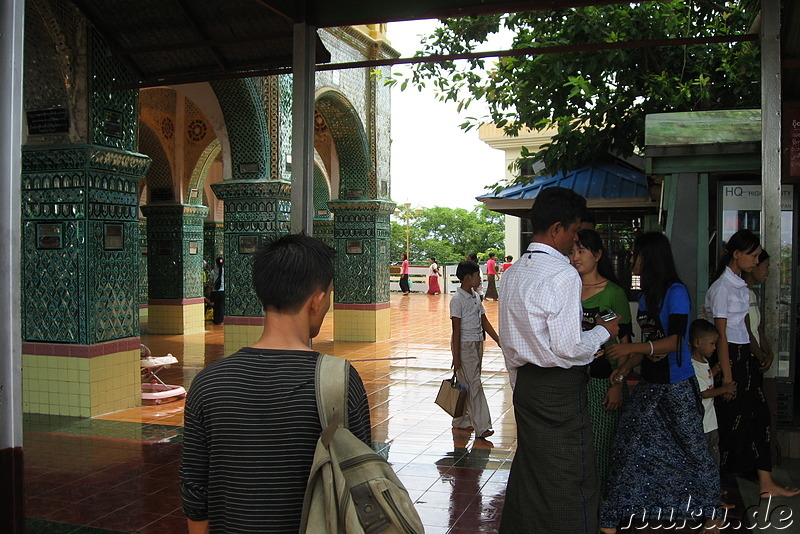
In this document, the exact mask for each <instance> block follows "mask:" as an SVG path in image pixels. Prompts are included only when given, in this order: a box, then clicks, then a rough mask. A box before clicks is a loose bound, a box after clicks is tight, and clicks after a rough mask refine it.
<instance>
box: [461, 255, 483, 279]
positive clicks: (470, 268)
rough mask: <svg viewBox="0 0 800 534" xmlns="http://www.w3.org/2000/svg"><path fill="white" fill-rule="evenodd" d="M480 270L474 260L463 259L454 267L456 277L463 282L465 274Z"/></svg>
mask: <svg viewBox="0 0 800 534" xmlns="http://www.w3.org/2000/svg"><path fill="white" fill-rule="evenodd" d="M480 270H481V268H480V267H478V264H477V263H475V262H474V261H469V260H464V261H462V262H461V263H459V264H458V267H456V278H458V279H459V280H460V281H462V282H463V281H464V277H465V276H469V275H471V274H472V273H477V272H478V271H480Z"/></svg>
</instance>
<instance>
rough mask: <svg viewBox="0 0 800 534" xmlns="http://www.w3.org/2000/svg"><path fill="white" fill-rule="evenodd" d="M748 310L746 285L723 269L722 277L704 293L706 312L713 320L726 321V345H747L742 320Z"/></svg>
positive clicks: (728, 269) (745, 330)
mask: <svg viewBox="0 0 800 534" xmlns="http://www.w3.org/2000/svg"><path fill="white" fill-rule="evenodd" d="M749 309H750V290H749V289H747V283H745V281H744V280H743V279H742V277H741V276H738V275H737V274H736V273H734V272H733V271H732V270H731V268H730V267H725V272H723V273H722V276H720V277H719V278H717V279H716V281H715V282H714V283H713V284H711V287H709V288H708V292H707V293H706V310H707V311H708V314H709V315H711V317H712V318H713V319H717V318H720V319H726V320H727V322H726V323H725V324H726V326H725V335H726V337H727V338H728V343H736V344H737V345H749V344H750V336H749V335H748V334H747V326H745V324H744V318H745V316H746V315H747V312H748V310H749ZM713 319H712V321H713Z"/></svg>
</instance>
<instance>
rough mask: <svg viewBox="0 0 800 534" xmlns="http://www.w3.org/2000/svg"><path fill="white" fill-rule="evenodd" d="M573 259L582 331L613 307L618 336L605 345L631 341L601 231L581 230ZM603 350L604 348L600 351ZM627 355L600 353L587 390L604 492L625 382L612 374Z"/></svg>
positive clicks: (622, 295) (627, 314)
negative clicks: (578, 282)
mask: <svg viewBox="0 0 800 534" xmlns="http://www.w3.org/2000/svg"><path fill="white" fill-rule="evenodd" d="M570 262H571V263H572V266H573V267H575V269H577V271H578V274H580V275H581V282H582V288H581V304H582V306H583V330H591V329H592V328H594V327H595V325H596V319H597V316H598V315H600V314H601V313H603V312H605V311H606V310H611V311H613V312H614V313H616V314H617V315H618V316H619V317H620V320H619V335H618V337H617V338H615V339H611V340H609V341H608V342H607V343H606V344H605V347H606V348H607V347H610V346H611V345H613V344H614V343H618V342H621V343H630V342H631V336H630V333H631V309H630V306H629V304H628V297H627V295H625V290H624V289H622V288H621V287H620V286H619V283H618V282H617V278H616V276H615V275H614V269H613V267H612V265H611V260H610V259H609V257H608V255H607V254H606V250H605V248H604V247H603V240H602V239H601V238H600V234H598V233H597V232H595V231H594V230H580V231H578V240H577V241H576V242H575V245H574V246H573V247H572V253H571V254H570ZM602 350H603V349H602V348H601V351H602ZM627 359H628V358H627V356H621V357H620V358H619V359H618V360H616V361H612V360H609V359H608V357H607V356H605V355H600V356H598V357H597V358H595V359H594V361H593V362H592V363H591V364H590V365H589V377H590V378H589V383H588V384H587V387H586V390H587V394H588V397H589V404H588V408H589V419H591V421H592V437H593V441H594V452H595V460H596V462H597V478H598V479H599V480H600V490H601V493H604V491H605V490H604V488H605V482H606V479H607V478H608V469H609V466H610V463H611V445H612V444H613V441H614V436H615V435H616V433H617V423H618V422H619V415H620V410H619V408H620V407H621V406H622V400H623V396H624V393H625V389H624V384H623V383H622V382H615V383H613V384H611V383H610V382H609V380H608V379H609V377H610V376H611V373H612V372H613V370H614V368H616V367H617V366H618V365H622V364H623V363H625V361H626V360H627Z"/></svg>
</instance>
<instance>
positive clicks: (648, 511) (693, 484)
mask: <svg viewBox="0 0 800 534" xmlns="http://www.w3.org/2000/svg"><path fill="white" fill-rule="evenodd" d="M632 262H633V269H632V272H633V273H634V274H638V275H639V276H640V277H641V281H642V293H641V295H640V297H639V313H638V316H637V320H638V322H639V326H640V327H641V329H642V336H643V341H642V342H641V343H619V344H616V345H612V346H611V347H608V348H607V349H606V354H608V355H609V357H610V358H612V359H615V358H619V357H620V356H626V355H630V356H631V357H630V358H629V359H628V360H627V361H626V362H625V363H624V364H622V365H620V366H619V367H618V368H617V369H616V370H615V371H614V372H613V373H612V375H611V378H610V380H611V381H612V382H616V381H620V382H621V381H623V380H624V377H625V376H626V375H627V374H628V373H629V372H630V370H631V369H633V368H634V367H636V366H637V365H639V364H640V363H641V366H642V367H641V376H642V380H641V382H640V383H639V385H638V386H637V387H636V389H635V390H634V393H633V395H632V397H631V399H630V401H629V402H628V403H627V405H626V406H625V407H624V408H623V413H622V415H621V418H620V421H619V425H618V427H617V438H616V441H615V444H614V451H613V453H612V458H611V471H610V474H609V481H608V487H607V488H606V497H605V499H604V500H603V504H602V506H601V507H600V525H601V527H602V528H601V532H603V533H615V532H617V529H618V528H619V527H620V525H623V526H625V527H628V526H629V525H630V523H631V522H632V521H633V520H643V521H644V522H645V523H647V522H648V520H656V519H665V518H671V519H672V520H682V519H688V520H698V519H700V518H703V519H705V522H706V526H707V527H713V526H715V525H717V524H718V521H719V519H721V518H722V517H723V516H722V515H721V509H720V508H719V504H720V483H719V472H718V470H717V466H716V464H715V463H714V460H713V458H712V457H711V452H710V451H709V449H708V445H707V444H706V440H705V436H704V434H703V406H702V404H701V401H700V391H699V389H698V386H697V379H696V378H695V376H694V368H693V366H692V357H691V354H690V352H689V344H688V338H689V335H688V334H689V333H688V329H689V313H690V302H689V292H688V291H687V289H686V286H685V285H684V284H683V283H682V282H681V280H680V278H679V277H678V274H677V271H676V269H675V261H674V259H673V257H672V249H671V247H670V243H669V240H668V239H667V238H666V237H665V236H664V235H663V234H661V233H658V232H648V233H645V234H642V235H641V236H639V237H638V238H637V239H636V242H635V243H634V247H633V258H632ZM659 514H660V515H659Z"/></svg>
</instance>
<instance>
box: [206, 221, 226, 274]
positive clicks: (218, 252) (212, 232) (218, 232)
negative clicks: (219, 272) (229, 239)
mask: <svg viewBox="0 0 800 534" xmlns="http://www.w3.org/2000/svg"><path fill="white" fill-rule="evenodd" d="M224 230H225V226H224V225H223V223H221V222H217V221H206V222H204V223H203V259H204V260H206V262H208V266H207V267H206V268H207V269H208V271H211V269H213V268H214V262H215V261H216V259H217V257H218V256H222V253H223V248H224V240H225V233H224Z"/></svg>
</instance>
